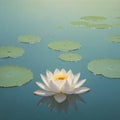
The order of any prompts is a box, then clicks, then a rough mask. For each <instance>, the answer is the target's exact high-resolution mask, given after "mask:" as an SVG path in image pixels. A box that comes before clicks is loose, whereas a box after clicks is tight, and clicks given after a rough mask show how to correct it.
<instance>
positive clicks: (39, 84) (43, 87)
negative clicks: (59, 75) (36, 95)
mask: <svg viewBox="0 0 120 120" xmlns="http://www.w3.org/2000/svg"><path fill="white" fill-rule="evenodd" d="M36 84H37V85H38V86H39V87H40V88H41V89H43V90H47V91H49V88H48V87H47V86H45V85H43V84H42V83H40V82H36Z"/></svg>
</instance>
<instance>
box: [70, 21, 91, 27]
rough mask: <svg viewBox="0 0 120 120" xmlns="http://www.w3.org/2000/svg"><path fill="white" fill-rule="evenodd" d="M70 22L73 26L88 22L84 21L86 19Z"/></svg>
mask: <svg viewBox="0 0 120 120" xmlns="http://www.w3.org/2000/svg"><path fill="white" fill-rule="evenodd" d="M71 24H72V25H74V26H86V25H88V24H89V23H88V22H86V21H73V22H71Z"/></svg>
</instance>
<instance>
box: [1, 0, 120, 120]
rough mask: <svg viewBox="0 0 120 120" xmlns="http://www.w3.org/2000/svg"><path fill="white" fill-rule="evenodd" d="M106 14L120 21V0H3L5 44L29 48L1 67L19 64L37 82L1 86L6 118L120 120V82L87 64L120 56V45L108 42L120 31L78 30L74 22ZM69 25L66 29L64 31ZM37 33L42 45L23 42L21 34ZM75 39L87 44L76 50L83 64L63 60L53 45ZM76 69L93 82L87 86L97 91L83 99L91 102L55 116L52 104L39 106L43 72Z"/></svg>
mask: <svg viewBox="0 0 120 120" xmlns="http://www.w3.org/2000/svg"><path fill="white" fill-rule="evenodd" d="M88 15H89V16H91V15H95V16H105V17H107V18H108V19H109V22H111V23H114V22H116V20H115V19H114V18H115V17H118V16H120V1H119V0H101V1H99V0H84V1H83V0H0V46H5V45H12V46H13V45H15V46H21V47H23V48H24V49H25V54H24V55H23V56H21V57H18V58H16V59H12V58H9V59H0V65H19V66H24V67H27V68H29V69H31V70H32V72H33V73H34V79H33V80H32V81H31V82H29V83H28V84H25V85H23V86H21V87H14V88H0V120H10V119H11V120H26V119H29V120H48V119H54V120H61V119H62V120H68V119H69V120H77V119H81V120H97V119H98V120H100V119H101V120H113V119H114V120H119V119H120V87H119V86H120V79H109V78H105V77H102V76H100V75H94V74H92V73H91V72H89V71H88V69H87V65H88V62H90V61H91V60H93V59H97V58H120V44H117V43H112V42H110V41H108V40H107V38H108V37H109V36H111V35H119V34H120V27H112V28H111V29H88V28H85V27H74V26H72V25H71V24H70V23H71V22H72V21H75V20H79V19H80V17H81V16H88ZM59 26H63V29H59ZM26 34H35V35H38V36H40V37H41V38H42V41H41V42H40V43H37V44H33V45H30V44H23V43H19V42H18V41H17V37H18V36H20V35H26ZM64 39H65V40H66V39H68V40H73V41H78V42H80V43H81V44H82V48H81V49H79V50H76V51H75V52H76V53H80V54H81V55H82V56H83V59H82V60H81V61H79V62H64V61H61V60H59V59H58V56H59V54H61V53H62V52H58V51H53V50H51V49H49V48H48V47H47V45H48V43H49V42H50V41H52V40H64ZM56 68H59V69H61V68H65V69H66V70H69V69H72V71H73V73H74V74H76V73H78V72H80V73H81V78H80V79H84V78H86V79H87V83H86V84H85V86H88V87H90V88H91V91H90V92H89V93H87V94H84V95H81V96H82V98H83V99H84V100H85V101H86V103H85V104H80V103H78V104H77V107H78V110H77V111H75V110H74V109H72V108H71V107H70V109H69V110H68V112H67V113H66V112H62V113H59V112H57V111H56V110H55V111H53V112H50V110H49V109H48V107H47V106H46V105H41V106H38V105H37V104H38V101H39V99H40V98H41V97H39V96H34V95H33V92H34V91H35V90H37V89H38V87H37V86H36V85H35V82H36V81H41V79H40V77H39V74H40V73H42V74H45V71H46V70H47V69H48V70H50V71H52V72H53V71H54V70H55V69H56Z"/></svg>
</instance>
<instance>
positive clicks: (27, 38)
mask: <svg viewBox="0 0 120 120" xmlns="http://www.w3.org/2000/svg"><path fill="white" fill-rule="evenodd" d="M18 41H19V42H22V43H28V44H34V43H38V42H40V41H41V38H40V37H38V36H36V35H23V36H19V37H18Z"/></svg>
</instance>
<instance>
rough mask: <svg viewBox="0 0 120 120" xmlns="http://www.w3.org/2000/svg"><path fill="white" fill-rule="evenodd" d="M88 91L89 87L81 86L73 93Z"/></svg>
mask: <svg viewBox="0 0 120 120" xmlns="http://www.w3.org/2000/svg"><path fill="white" fill-rule="evenodd" d="M88 91H90V88H87V87H81V88H79V89H78V90H76V91H74V94H82V93H85V92H88Z"/></svg>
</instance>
